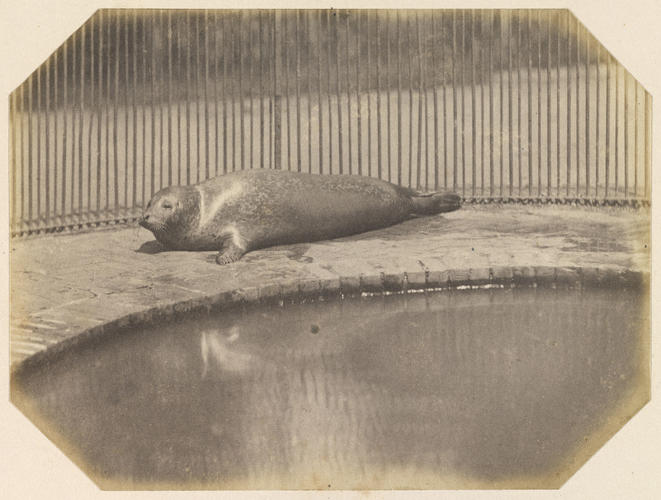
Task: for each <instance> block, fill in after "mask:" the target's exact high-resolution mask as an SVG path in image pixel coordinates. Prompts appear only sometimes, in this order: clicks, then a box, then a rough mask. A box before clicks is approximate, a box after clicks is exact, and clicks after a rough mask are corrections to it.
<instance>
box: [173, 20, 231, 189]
mask: <svg viewBox="0 0 661 500" xmlns="http://www.w3.org/2000/svg"><path fill="white" fill-rule="evenodd" d="M184 16H185V17H184V40H186V88H185V90H184V100H185V106H186V125H185V126H186V185H189V184H190V183H191V171H190V170H191V153H190V142H191V141H190V133H191V128H192V127H191V121H190V100H191V95H190V88H191V46H192V45H193V44H192V42H191V29H190V22H191V19H190V16H191V11H186V13H185V14H184ZM232 125H234V123H232ZM232 132H234V127H232Z"/></svg>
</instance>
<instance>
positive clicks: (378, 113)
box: [374, 10, 383, 179]
mask: <svg viewBox="0 0 661 500" xmlns="http://www.w3.org/2000/svg"><path fill="white" fill-rule="evenodd" d="M374 27H375V31H376V36H375V38H376V148H377V160H376V162H377V163H376V167H377V176H378V178H379V179H383V176H382V174H381V164H382V161H381V160H382V156H381V64H380V61H381V43H380V40H379V11H378V10H377V11H375V12H374Z"/></svg>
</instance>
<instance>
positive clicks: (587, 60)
mask: <svg viewBox="0 0 661 500" xmlns="http://www.w3.org/2000/svg"><path fill="white" fill-rule="evenodd" d="M584 33H585V196H586V198H587V197H589V196H590V35H589V34H588V33H587V30H585V31H584Z"/></svg>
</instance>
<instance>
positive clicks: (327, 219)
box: [140, 169, 461, 264]
mask: <svg viewBox="0 0 661 500" xmlns="http://www.w3.org/2000/svg"><path fill="white" fill-rule="evenodd" d="M460 205H461V198H460V197H459V196H458V195H456V194H454V193H448V192H446V193H431V194H420V193H417V192H416V191H413V190H411V189H409V188H405V187H401V186H396V185H394V184H391V183H389V182H386V181H382V180H379V179H373V178H370V177H362V176H355V175H316V174H305V173H297V172H288V171H281V170H266V169H264V170H262V169H258V170H245V171H241V172H233V173H230V174H226V175H221V176H218V177H214V178H211V179H209V180H207V181H204V182H201V183H199V184H196V185H192V186H171V187H167V188H165V189H162V190H160V191H159V192H157V193H156V194H155V195H154V197H153V198H152V199H151V200H150V202H149V203H148V205H147V207H146V209H145V212H144V216H143V218H142V219H141V220H140V225H142V226H143V227H145V228H147V229H148V230H150V231H151V232H152V233H154V236H155V237H156V239H157V240H158V241H159V242H160V243H161V244H162V245H163V246H165V247H166V248H168V249H172V250H218V251H219V254H218V256H217V257H216V262H217V263H218V264H228V263H230V262H234V261H236V260H238V259H240V258H241V256H242V255H244V254H245V253H246V252H249V251H251V250H256V249H258V248H265V247H270V246H275V245H283V244H292V243H300V242H308V241H318V240H329V239H332V238H338V237H341V236H348V235H351V234H356V233H362V232H365V231H369V230H372V229H379V228H383V227H387V226H391V225H393V224H396V223H398V222H402V221H404V220H406V219H408V218H410V217H412V216H416V215H431V214H437V213H441V212H449V211H452V210H456V209H458V208H459V207H460Z"/></svg>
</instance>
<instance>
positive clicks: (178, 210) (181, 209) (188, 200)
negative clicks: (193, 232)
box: [138, 186, 199, 250]
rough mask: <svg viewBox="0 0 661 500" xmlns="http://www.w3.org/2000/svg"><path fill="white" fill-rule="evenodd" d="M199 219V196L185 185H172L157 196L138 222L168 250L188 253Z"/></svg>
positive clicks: (150, 202)
mask: <svg viewBox="0 0 661 500" xmlns="http://www.w3.org/2000/svg"><path fill="white" fill-rule="evenodd" d="M198 219H199V193H198V192H197V191H196V190H195V189H191V188H190V187H183V186H170V187H168V188H165V189H162V190H161V191H159V192H158V193H156V194H155V195H154V197H153V198H152V199H151V200H150V201H149V203H148V204H147V207H146V209H145V212H144V215H143V217H142V218H141V219H140V221H139V222H138V223H139V224H140V225H141V226H142V227H144V228H145V229H148V230H149V231H151V232H152V233H153V234H154V236H155V237H156V239H157V240H158V242H159V243H161V244H163V245H164V246H166V247H167V248H172V249H175V250H185V249H187V248H188V246H189V245H188V240H189V238H190V235H189V234H188V233H189V229H188V228H190V227H195V226H196V225H197V221H198Z"/></svg>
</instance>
